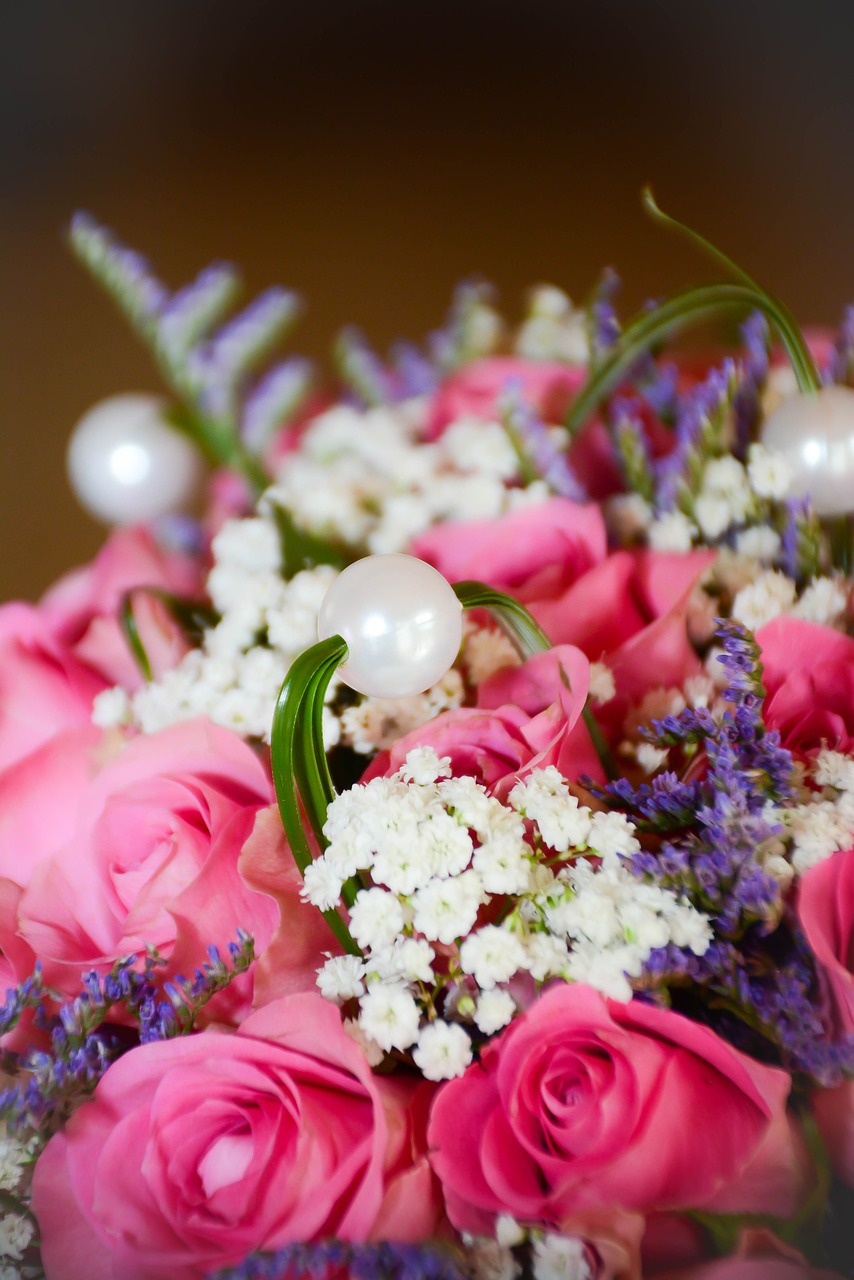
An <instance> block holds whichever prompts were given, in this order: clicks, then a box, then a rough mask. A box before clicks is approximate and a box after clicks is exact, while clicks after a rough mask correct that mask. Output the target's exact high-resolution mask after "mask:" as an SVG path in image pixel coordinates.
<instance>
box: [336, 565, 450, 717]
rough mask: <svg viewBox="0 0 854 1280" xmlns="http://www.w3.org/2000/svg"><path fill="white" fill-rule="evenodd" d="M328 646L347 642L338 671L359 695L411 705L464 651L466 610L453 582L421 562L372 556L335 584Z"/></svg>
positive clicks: (355, 566) (347, 571) (348, 570)
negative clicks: (331, 640)
mask: <svg viewBox="0 0 854 1280" xmlns="http://www.w3.org/2000/svg"><path fill="white" fill-rule="evenodd" d="M317 633H318V635H319V636H320V639H321V640H325V639H327V638H328V637H329V636H334V635H340V636H341V637H342V638H343V639H344V640H345V641H346V642H347V648H348V650H349V652H348V657H347V661H346V662H345V663H342V665H341V666H340V667H339V668H338V674H339V675H340V676H341V678H342V680H344V682H345V683H346V684H348V685H350V687H351V688H352V689H356V690H358V692H359V693H367V694H371V695H373V696H374V697H377V698H405V697H407V696H409V695H410V694H414V693H423V692H424V690H425V689H429V688H430V686H431V685H433V684H435V683H436V681H437V680H439V679H440V678H441V677H442V676H443V675H444V674H445V672H446V671H447V670H448V668H449V667H450V666H452V664H453V662H454V659H455V658H456V656H457V653H458V652H459V648H460V644H461V642H462V635H463V612H462V606H461V604H460V602H459V600H458V599H457V597H456V596H455V595H454V592H453V589H452V588H451V586H450V585H449V583H448V582H446V580H445V579H444V578H443V577H442V575H441V574H440V573H439V572H437V570H436V569H434V568H433V567H432V566H431V565H429V564H425V562H424V561H423V560H417V559H416V558H415V557H414V556H402V555H383V556H366V557H365V558H364V559H363V560H357V561H356V562H355V563H354V564H351V565H348V567H347V568H346V569H345V570H344V571H343V572H342V573H341V574H339V576H338V577H337V578H336V579H335V581H334V582H333V584H332V586H331V587H330V588H329V590H328V591H327V593H326V596H325V597H324V600H323V603H322V604H321V606H320V614H319V617H318V623H317Z"/></svg>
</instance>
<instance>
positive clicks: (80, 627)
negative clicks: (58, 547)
mask: <svg viewBox="0 0 854 1280" xmlns="http://www.w3.org/2000/svg"><path fill="white" fill-rule="evenodd" d="M202 568H203V566H202V564H201V561H200V559H199V558H197V557H192V556H189V555H186V554H183V553H181V552H178V551H169V550H166V549H165V548H163V547H161V546H159V545H158V544H157V542H156V541H155V539H154V536H153V535H152V533H151V531H150V530H149V529H147V528H146V527H145V526H144V525H134V526H130V527H128V528H125V529H119V530H117V531H116V532H115V533H112V534H111V535H110V537H109V538H108V539H107V541H106V543H105V544H104V546H103V547H102V548H101V550H100V551H99V552H98V554H97V556H96V557H95V559H94V560H93V561H92V563H91V564H90V565H86V566H84V567H83V568H80V569H75V570H73V571H72V572H71V573H68V574H66V575H65V577H63V578H60V580H59V582H57V583H56V584H55V585H54V586H53V587H51V588H50V590H49V591H48V592H47V593H46V595H45V596H43V598H42V600H41V603H40V606H39V608H40V610H41V612H42V614H43V616H44V618H45V621H46V622H47V624H48V626H49V627H50V629H51V631H52V632H53V634H54V635H55V636H56V638H57V639H58V640H60V641H61V642H62V643H63V644H66V645H68V646H69V648H70V649H71V651H72V652H73V653H74V654H75V656H76V657H77V658H79V659H80V660H81V661H83V662H85V663H87V664H88V665H89V666H90V667H92V668H93V670H95V671H97V672H98V673H99V674H100V675H102V676H103V677H104V679H106V680H107V681H109V683H110V684H121V685H123V686H124V687H125V688H126V689H134V688H136V687H137V686H138V685H139V684H140V682H141V676H140V672H139V668H138V667H137V664H136V661H135V660H134V657H133V654H132V653H131V651H130V648H129V646H128V643H127V640H126V639H125V637H124V635H123V633H122V630H121V626H120V624H119V621H118V613H119V610H120V608H121V605H122V601H123V598H124V596H125V595H126V593H127V592H128V591H131V590H132V589H134V588H141V587H153V588H157V589H160V590H163V591H167V592H169V593H171V594H173V595H176V596H181V597H184V598H195V597H197V596H198V595H199V594H200V592H201V590H202V586H203V574H202ZM133 610H134V618H135V620H136V623H137V628H138V630H139V632H140V637H141V639H142V642H143V645H144V647H145V650H146V653H147V654H148V658H149V661H150V663H151V665H152V668H153V670H154V672H155V674H159V673H160V672H161V671H164V670H165V669H166V668H167V667H171V666H174V665H175V664H176V662H177V661H178V660H179V658H181V657H182V655H183V654H184V653H185V652H186V650H187V642H186V640H185V639H184V637H183V635H182V634H181V631H180V629H179V627H178V626H177V624H176V623H175V621H174V619H173V618H172V616H171V614H170V613H169V611H168V610H167V609H166V608H165V606H164V605H163V604H162V603H160V602H159V601H158V600H157V599H156V598H155V597H154V596H152V595H150V594H146V592H144V591H141V590H140V591H137V592H136V594H135V595H134V598H133Z"/></svg>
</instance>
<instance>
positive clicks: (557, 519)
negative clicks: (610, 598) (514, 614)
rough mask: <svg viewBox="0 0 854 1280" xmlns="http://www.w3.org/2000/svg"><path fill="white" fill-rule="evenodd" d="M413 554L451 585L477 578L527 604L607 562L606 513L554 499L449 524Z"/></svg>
mask: <svg viewBox="0 0 854 1280" xmlns="http://www.w3.org/2000/svg"><path fill="white" fill-rule="evenodd" d="M412 554H413V555H415V556H418V557H419V559H421V560H426V561H427V562H428V564H432V565H433V566H434V568H436V569H438V570H439V572H440V573H441V574H443V575H444V577H446V578H447V579H448V581H449V582H460V581H462V580H464V579H466V578H477V579H478V580H479V581H481V582H487V583H488V584H489V585H490V586H491V587H495V588H496V589H497V590H499V591H506V592H508V593H509V594H510V595H513V596H515V597H516V599H517V600H521V601H522V603H523V604H528V603H530V602H532V601H539V600H543V599H547V600H551V599H554V598H556V597H559V596H561V595H562V594H563V593H564V592H565V591H566V589H567V587H568V586H569V585H570V584H571V583H573V582H575V581H576V580H577V579H578V578H580V577H581V576H582V575H583V574H585V573H587V571H588V570H589V569H591V568H592V567H593V566H594V565H596V564H599V563H600V562H601V561H603V560H604V559H605V556H606V554H607V542H606V533H605V523H604V521H603V519H602V512H601V511H600V510H599V508H598V507H597V506H594V505H593V504H585V503H578V502H570V500H569V499H568V498H550V499H549V500H548V501H546V502H542V503H538V504H537V505H536V506H532V507H520V508H519V509H518V510H516V511H511V512H510V513H509V514H508V515H504V516H500V517H498V518H497V519H495V520H466V521H448V522H447V523H445V524H440V525H436V526H434V528H432V529H428V530H427V531H426V533H423V534H422V535H421V536H420V537H419V538H417V539H416V540H415V542H414V544H413V546H412Z"/></svg>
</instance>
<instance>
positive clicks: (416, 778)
mask: <svg viewBox="0 0 854 1280" xmlns="http://www.w3.org/2000/svg"><path fill="white" fill-rule="evenodd" d="M448 766H449V760H448V759H447V758H445V759H441V760H440V759H439V757H438V756H437V755H436V753H435V752H434V751H433V750H432V749H431V748H428V747H419V748H416V749H414V750H413V751H410V752H409V754H408V755H407V757H406V762H405V764H404V765H403V767H402V768H401V769H400V770H399V771H398V772H397V773H396V774H395V775H394V776H392V777H390V778H385V777H378V778H374V779H372V780H371V781H370V782H368V783H365V784H363V785H358V786H355V787H353V788H352V789H351V790H349V791H347V792H344V793H343V794H342V795H340V796H339V797H338V798H337V799H336V800H335V801H333V803H332V804H331V805H330V807H329V812H328V816H327V821H326V825H325V826H324V835H325V837H326V839H327V840H328V841H329V845H328V847H327V849H326V851H325V852H324V853H323V854H322V855H321V856H320V857H319V858H317V859H316V860H315V861H314V862H313V863H312V864H311V865H310V866H309V867H308V868H307V869H306V875H305V886H304V890H303V895H304V897H305V898H306V900H307V901H309V902H311V903H312V904H313V905H315V906H316V907H319V908H320V909H321V910H326V909H328V908H330V907H333V906H335V905H337V903H338V901H339V899H340V898H341V897H342V894H343V893H344V892H345V885H346V884H347V883H348V882H351V883H352V882H353V878H354V877H360V878H361V879H360V881H359V883H361V882H365V883H364V887H362V888H360V889H358V891H357V892H356V895H355V900H354V902H353V906H352V908H351V911H350V932H351V934H352V936H353V938H354V939H355V941H356V942H357V943H358V945H359V947H360V948H361V950H362V957H361V958H359V957H354V956H341V957H338V956H336V957H331V958H329V959H328V960H327V962H326V964H325V965H324V966H323V967H322V968H321V969H320V971H319V973H318V986H319V988H320V990H321V993H322V994H323V995H324V996H325V997H326V998H327V999H330V1000H334V1001H336V1002H337V1003H339V1004H341V1005H344V1006H348V1005H352V1007H353V1008H358V1014H357V1018H356V1025H357V1028H358V1033H359V1035H360V1037H361V1038H362V1039H363V1041H364V1040H366V1041H367V1042H368V1044H369V1045H372V1046H373V1047H374V1048H375V1049H377V1050H380V1051H382V1052H385V1053H389V1052H393V1051H397V1052H411V1053H412V1057H413V1060H414V1062H415V1064H416V1066H418V1067H419V1069H420V1070H421V1071H422V1073H423V1074H424V1075H425V1076H427V1077H428V1078H429V1079H433V1080H442V1079H447V1078H450V1077H452V1076H455V1075H459V1074H461V1073H462V1072H463V1071H464V1070H465V1068H466V1066H467V1065H468V1063H469V1062H470V1061H471V1058H472V1047H473V1041H480V1040H482V1039H483V1038H484V1037H488V1036H491V1035H493V1034H495V1033H496V1032H497V1031H499V1030H500V1029H501V1028H502V1027H504V1026H506V1025H507V1023H509V1022H510V1021H511V1019H512V1018H513V1017H514V1015H515V1014H516V1012H517V1009H518V1008H519V1006H520V1002H521V1001H523V1000H524V999H525V996H524V991H525V990H527V991H528V995H529V997H530V995H532V994H533V992H534V990H535V989H536V988H537V987H539V986H541V985H542V984H543V983H545V982H547V981H549V980H550V979H554V978H562V979H564V980H567V981H573V980H575V981H583V982H586V983H588V984H590V985H591V986H594V987H596V988H597V989H598V990H600V991H602V992H604V993H605V994H607V995H609V996H613V997H615V998H617V999H620V1000H628V999H630V998H631V995H632V987H631V979H632V978H639V977H640V975H641V973H642V971H643V965H644V962H645V960H646V959H647V958H648V957H649V954H650V952H651V951H652V950H653V949H654V948H658V947H663V946H667V945H668V944H670V943H674V944H675V945H677V946H680V947H688V948H690V949H692V950H693V951H694V952H695V953H696V954H697V955H701V954H703V952H704V951H705V950H706V948H707V947H708V945H709V942H710V941H711V929H710V926H709V922H708V920H707V918H706V917H705V916H703V915H702V914H701V913H700V912H698V911H696V910H695V909H694V908H693V907H691V906H689V905H688V904H687V903H686V902H684V901H682V900H680V899H679V898H677V897H676V895H675V894H673V893H671V892H670V891H669V890H667V889H661V888H658V887H657V886H654V885H646V884H643V885H639V884H638V881H637V878H636V877H635V876H633V875H632V874H631V873H630V872H629V871H628V870H627V869H626V868H625V867H624V866H623V862H622V859H623V857H626V856H629V855H631V854H632V853H633V852H634V851H635V850H636V849H638V848H639V844H638V841H637V838H636V836H635V832H634V827H633V826H632V824H631V822H629V821H628V819H626V818H625V816H624V815H622V814H619V813H613V812H594V811H592V810H590V809H588V808H587V807H586V806H584V805H581V804H579V802H578V800H577V799H576V797H575V796H573V795H572V794H571V792H570V791H569V788H568V787H567V784H566V782H565V780H564V779H563V778H562V776H561V775H560V773H559V772H558V770H557V769H555V768H553V767H549V768H547V769H541V770H534V771H533V772H532V774H531V775H530V777H529V778H528V779H526V780H525V781H524V782H520V783H519V784H518V785H517V786H516V787H514V788H513V790H512V791H511V793H510V796H509V798H508V803H507V804H502V803H501V801H499V800H498V799H497V798H496V797H495V796H492V795H490V794H489V793H488V792H487V791H486V789H485V788H484V787H482V786H481V785H480V784H479V783H478V782H476V781H475V780H474V779H473V778H471V777H462V778H454V777H450V776H449V768H448Z"/></svg>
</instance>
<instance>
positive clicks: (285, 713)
mask: <svg viewBox="0 0 854 1280" xmlns="http://www.w3.org/2000/svg"><path fill="white" fill-rule="evenodd" d="M346 657H347V645H346V644H345V642H344V641H343V640H342V639H341V637H340V636H331V637H330V638H329V639H328V640H320V641H319V642H318V643H317V644H315V645H312V647H311V648H310V649H306V650H305V652H304V653H301V654H300V655H299V657H298V658H297V659H296V660H295V662H294V663H293V664H292V666H291V669H290V671H289V672H288V674H287V676H286V677H285V681H284V684H283V685H282V688H281V692H280V693H279V697H278V701H277V702H276V709H275V712H274V714H273V728H272V734H271V739H270V761H271V765H272V771H273V785H274V786H275V789H276V799H277V801H278V805H279V814H280V815H281V819H282V826H283V828H284V831H285V838H286V839H287V842H288V845H289V847H290V851H291V855H292V857H293V859H294V862H295V863H296V864H297V867H298V868H299V870H300V873H301V874H303V875H304V874H305V870H306V867H307V866H308V865H309V863H310V862H311V860H312V851H311V846H310V844H309V842H308V837H307V836H306V832H305V827H304V825H303V816H302V811H301V808H300V800H302V801H303V803H304V804H305V805H306V809H307V811H310V812H309V820H311V819H312V818H313V819H314V823H318V822H319V824H320V826H322V825H323V821H324V820H325V809H326V805H325V804H324V801H323V797H324V796H325V795H328V796H329V797H330V798H331V797H332V796H333V795H334V792H333V790H332V783H331V780H330V778H329V771H328V767H327V764H326V756H325V753H324V750H323V738H322V732H321V730H320V727H319V725H320V713H321V712H322V708H323V695H324V693H325V692H326V689H327V687H328V685H329V681H330V679H331V678H332V674H333V672H334V671H335V670H336V668H337V667H338V666H340V664H341V663H342V662H343V661H344V660H345V659H346ZM307 716H308V724H307V723H306V717H307ZM327 803H328V801H327ZM314 823H313V824H312V825H314ZM323 917H324V919H325V920H326V922H327V924H328V925H329V927H330V929H331V930H332V932H333V933H334V934H335V937H336V938H337V939H338V941H339V942H340V943H341V945H342V947H343V948H344V950H345V951H347V952H349V954H350V955H361V952H360V950H359V948H358V947H357V946H356V943H355V942H354V941H353V939H352V937H351V936H350V932H349V930H348V929H347V926H346V925H345V923H344V921H343V920H342V918H341V916H340V915H339V913H338V912H337V911H333V910H329V911H324V912H323Z"/></svg>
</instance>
